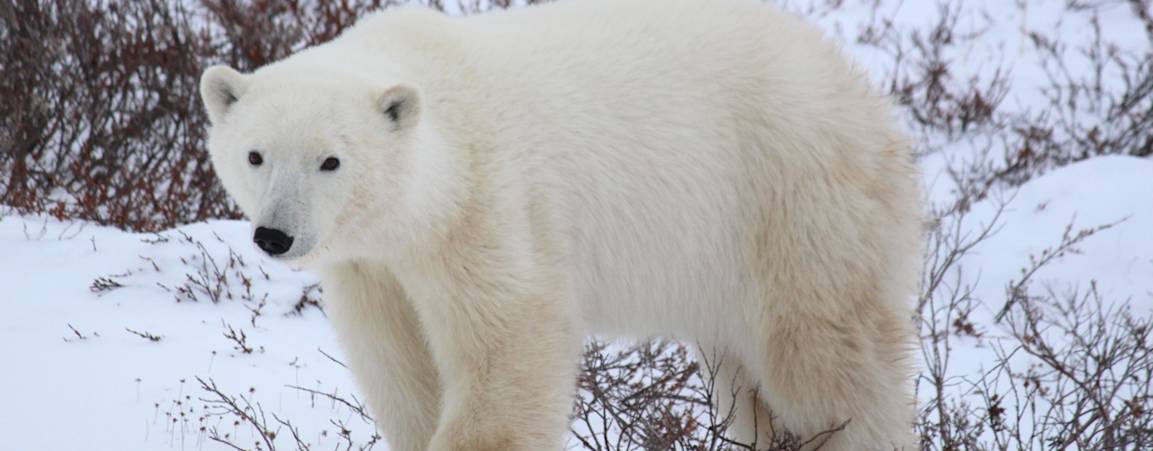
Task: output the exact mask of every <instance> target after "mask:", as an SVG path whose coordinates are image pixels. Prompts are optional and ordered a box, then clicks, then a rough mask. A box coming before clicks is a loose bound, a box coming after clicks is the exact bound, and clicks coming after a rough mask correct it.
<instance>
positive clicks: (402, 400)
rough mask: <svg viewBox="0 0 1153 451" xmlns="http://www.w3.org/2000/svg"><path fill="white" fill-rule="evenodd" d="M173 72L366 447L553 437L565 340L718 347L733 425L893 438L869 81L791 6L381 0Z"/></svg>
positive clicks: (890, 251) (903, 197) (883, 171)
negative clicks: (345, 384) (350, 402)
mask: <svg viewBox="0 0 1153 451" xmlns="http://www.w3.org/2000/svg"><path fill="white" fill-rule="evenodd" d="M202 91H203V93H204V98H205V102H206V105H207V108H208V111H209V114H210V117H211V118H212V120H213V123H214V126H213V130H212V134H211V140H210V149H211V151H212V155H213V159H214V164H215V167H216V168H217V170H218V172H219V174H220V177H221V179H222V180H223V182H224V184H225V187H226V188H227V189H228V190H229V192H230V193H231V194H232V195H233V196H234V197H235V198H236V200H237V202H238V204H239V205H240V206H241V207H242V208H243V209H244V210H245V212H246V213H247V214H248V215H249V216H250V217H251V218H252V220H253V222H254V225H258V226H265V227H275V228H279V229H282V230H284V231H286V232H287V233H289V234H290V235H293V236H294V237H296V240H297V242H296V244H294V245H293V248H292V250H291V251H290V252H289V253H287V254H285V256H284V257H283V258H284V260H285V261H287V262H289V263H292V264H296V265H301V266H305V267H309V268H313V269H316V270H318V271H319V272H320V273H321V274H322V277H323V280H324V282H325V287H326V289H327V290H329V291H328V292H327V297H326V307H327V309H328V312H329V314H330V316H331V318H332V321H333V324H334V326H335V328H336V330H337V333H338V334H339V336H340V337H341V339H342V341H343V343H344V346H345V348H346V351H347V353H348V356H349V360H350V363H351V365H352V369H353V372H354V373H355V375H356V376H357V379H358V380H359V383H360V385H361V388H362V390H363V392H364V393H365V395H366V396H367V399H368V401H369V406H370V407H371V409H372V412H373V413H374V415H375V417H376V418H377V419H378V421H379V424H380V427H381V429H382V430H383V432H384V433H385V435H386V436H387V437H388V440H389V441H390V443H391V444H392V446H393V449H395V450H398V451H409V450H425V449H427V450H431V451H448V450H470V451H476V450H531V451H537V450H543V449H558V448H560V446H561V443H562V438H563V434H564V431H565V429H566V421H567V418H566V415H567V414H568V412H569V409H570V404H571V400H570V397H571V394H572V392H573V383H574V378H575V369H576V366H577V359H578V356H579V350H580V344H581V341H582V338H583V337H584V336H585V335H586V334H588V333H598V334H618V335H629V336H640V337H644V336H652V335H663V336H670V337H676V338H681V339H684V340H686V341H687V342H689V343H697V344H701V345H703V346H704V347H705V349H707V350H717V352H718V355H723V356H724V363H723V366H722V368H721V376H722V377H721V381H720V382H721V383H722V385H723V387H722V393H727V392H729V390H737V391H740V394H739V395H738V397H737V398H736V401H737V403H736V406H735V407H734V409H735V410H736V411H737V412H738V414H739V415H740V416H739V418H738V419H737V423H736V425H735V426H734V427H735V434H736V435H737V436H738V438H740V439H744V440H751V439H753V438H754V436H753V432H752V430H753V424H754V423H755V424H757V425H758V429H760V430H761V431H767V430H769V429H770V427H769V425H768V421H769V420H768V416H767V415H768V409H769V408H771V409H772V412H773V414H774V415H775V416H776V417H777V418H776V423H774V425H773V427H777V426H781V427H786V428H788V429H790V430H791V431H793V432H796V433H800V434H814V433H817V432H820V431H822V430H825V429H827V428H830V427H833V426H835V425H838V424H840V423H842V422H844V421H846V420H849V421H850V422H849V423H848V425H847V427H846V428H845V429H844V430H843V431H841V432H840V433H838V434H835V435H834V436H833V438H832V440H831V441H830V442H829V443H828V444H827V445H826V447H825V448H823V449H832V450H848V449H891V448H894V447H907V448H912V447H913V441H912V435H911V432H910V425H911V422H912V420H913V410H912V398H911V395H910V391H909V380H908V378H909V368H908V363H907V355H908V351H907V347H908V344H909V342H910V332H909V325H908V323H909V321H910V308H909V306H908V300H909V299H910V296H911V294H912V293H913V289H914V280H915V274H916V273H915V271H916V266H917V265H916V262H917V258H918V250H919V241H918V237H919V207H918V203H917V199H918V194H917V185H916V182H915V180H916V176H915V171H914V168H913V166H912V165H911V163H910V156H909V153H908V151H907V149H906V145H905V143H904V141H903V139H902V137H901V136H900V135H899V134H898V133H897V132H896V131H895V130H894V128H893V127H892V126H891V124H890V119H889V117H890V113H889V109H888V106H887V104H886V102H885V101H884V100H883V99H881V98H879V97H878V96H876V95H874V94H872V93H871V92H870V91H869V89H868V88H867V87H866V83H865V81H864V80H862V77H861V76H860V75H859V74H858V73H856V72H855V71H854V70H852V68H850V67H849V66H848V65H847V64H846V63H845V62H844V61H843V58H842V57H841V56H840V55H839V53H838V51H837V50H836V49H835V48H834V47H833V46H832V45H830V44H828V43H826V42H825V41H824V40H823V39H822V37H821V36H820V34H819V33H818V32H816V31H814V30H813V29H812V28H810V27H809V26H807V25H805V24H803V23H801V22H800V21H799V20H797V19H795V18H793V17H791V16H788V15H784V14H782V13H779V12H777V11H775V10H773V9H771V8H769V7H767V6H764V5H762V4H759V3H758V2H754V1H749V0H726V1H704V0H665V1H659V0H614V1H608V0H564V1H561V2H559V3H558V4H551V5H546V6H538V7H530V8H525V9H520V10H514V11H509V12H499V13H490V14H485V15H481V16H477V17H469V18H449V17H444V16H441V15H439V14H437V13H433V12H429V11H424V10H401V11H390V12H387V13H383V14H379V15H375V16H372V17H369V18H366V19H364V20H363V21H362V22H361V23H360V24H358V25H357V26H356V27H354V28H353V29H351V30H350V31H348V32H347V33H345V34H344V35H343V36H341V37H340V38H338V39H336V40H334V41H332V42H330V43H328V44H324V45H321V46H318V47H315V48H311V49H307V50H304V51H302V52H300V53H298V54H296V55H293V56H292V57H289V58H287V59H285V60H283V61H280V62H277V63H275V64H271V65H269V66H266V67H264V68H261V69H259V70H257V71H256V72H254V73H252V74H247V75H242V74H238V73H236V72H234V71H232V70H230V69H227V68H219V67H218V68H212V69H209V71H207V72H206V73H205V76H204V79H203V80H202ZM398 96H399V97H398ZM233 98H235V99H236V100H235V102H232V99H233ZM396 98H402V99H405V100H406V101H408V102H412V103H406V104H404V105H406V106H407V107H411V108H408V109H407V110H404V109H402V111H403V113H402V114H401V115H400V116H399V120H397V121H392V120H391V119H390V118H389V117H388V115H387V114H386V113H385V110H386V107H387V104H388V103H389V102H392V101H394V100H395V99H396ZM254 149H256V150H259V151H261V152H262V155H263V156H264V160H265V163H264V164H263V165H262V166H260V167H251V166H249V165H248V163H247V162H246V154H247V153H248V152H249V151H251V150H254ZM329 156H336V157H339V158H340V159H341V162H342V164H341V167H340V169H338V170H337V171H332V172H321V171H319V170H318V169H317V168H318V166H319V165H320V163H321V161H323V160H324V159H325V158H327V157H329ZM707 352H708V351H707ZM730 384H735V385H734V386H732V387H730V386H729V385H730ZM754 391H755V392H756V394H755V395H754V394H753V392H754ZM718 398H720V404H721V405H720V406H719V407H720V408H721V409H722V410H727V408H728V406H729V405H731V403H732V402H733V399H732V398H731V397H728V396H718ZM761 443H764V442H763V441H762V442H761Z"/></svg>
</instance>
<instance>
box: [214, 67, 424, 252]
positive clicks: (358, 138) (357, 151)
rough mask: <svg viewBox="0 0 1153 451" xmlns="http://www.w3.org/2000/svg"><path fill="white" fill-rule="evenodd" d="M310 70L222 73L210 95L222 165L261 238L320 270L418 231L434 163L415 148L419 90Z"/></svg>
mask: <svg viewBox="0 0 1153 451" xmlns="http://www.w3.org/2000/svg"><path fill="white" fill-rule="evenodd" d="M301 72H302V71H299V70H292V68H285V67H277V65H273V66H269V67H266V68H264V69H261V70H260V71H257V72H254V73H252V74H242V73H239V72H237V71H235V70H233V69H231V68H228V67H224V66H215V67H212V68H209V69H208V70H207V71H205V72H204V75H203V76H202V78H201V83H200V91H201V97H202V99H203V101H204V105H205V107H206V109H207V112H208V117H209V120H210V121H211V123H212V130H211V133H210V136H209V140H208V147H209V152H210V154H211V156H212V162H213V166H214V168H215V169H216V172H217V174H218V175H219V177H220V179H221V181H222V182H223V184H224V187H225V189H226V190H227V191H228V192H229V194H231V195H232V197H233V198H234V199H235V200H236V203H237V204H238V205H239V206H240V208H241V209H242V210H243V211H244V213H245V214H246V215H247V216H248V218H249V219H250V220H251V221H252V225H253V232H254V233H253V241H254V242H255V243H256V245H257V246H258V247H259V248H260V249H262V250H263V251H264V252H266V253H267V254H269V255H271V256H273V257H275V258H277V259H280V260H283V261H286V262H289V263H292V264H295V265H299V266H312V265H313V264H315V263H320V262H324V261H329V260H332V259H339V258H344V257H348V256H349V255H350V254H355V253H356V252H357V250H358V249H365V245H366V244H367V243H368V242H370V241H371V240H379V239H381V236H380V235H374V233H376V232H375V231H376V230H382V229H384V230H387V229H389V228H390V227H392V228H399V227H405V224H411V223H413V222H414V221H416V222H419V221H420V220H421V219H420V218H412V217H411V216H412V214H411V212H413V211H419V210H420V209H421V208H424V207H427V206H420V205H414V204H419V203H420V201H421V197H422V195H421V193H414V192H412V191H413V190H415V189H417V188H415V187H416V186H419V185H420V180H414V178H417V177H418V176H419V174H420V173H421V170H420V168H419V167H416V166H421V165H422V162H421V161H420V160H422V159H426V158H427V157H421V156H419V155H417V154H418V153H419V152H414V151H413V150H412V149H413V148H414V147H420V145H419V144H420V138H419V136H420V135H421V133H419V132H418V129H419V128H420V126H419V124H420V123H421V120H422V117H421V116H422V114H421V99H420V96H419V94H418V92H417V90H416V89H415V88H414V87H411V86H409V85H406V84H396V83H379V82H376V81H371V80H364V79H358V78H357V77H355V76H353V75H350V74H347V73H340V72H335V71H334V72H323V71H304V73H301ZM424 165H425V166H427V164H424ZM424 172H428V171H427V170H426V171H424ZM406 215H407V216H408V217H404V216H406ZM409 228H410V229H411V227H409ZM400 233H407V232H400Z"/></svg>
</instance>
